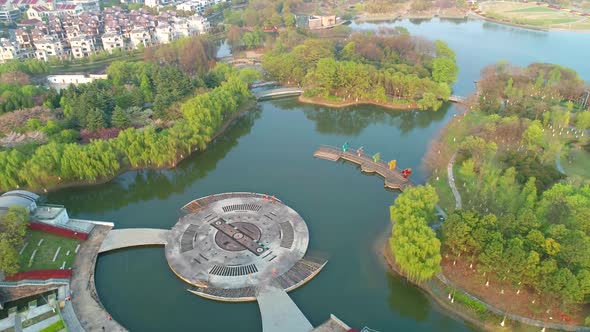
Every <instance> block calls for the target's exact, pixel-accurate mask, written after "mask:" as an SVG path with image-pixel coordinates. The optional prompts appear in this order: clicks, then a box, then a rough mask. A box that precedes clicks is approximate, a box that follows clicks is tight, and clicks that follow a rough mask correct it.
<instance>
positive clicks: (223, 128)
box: [0, 100, 257, 194]
mask: <svg viewBox="0 0 590 332" xmlns="http://www.w3.org/2000/svg"><path fill="white" fill-rule="evenodd" d="M256 105H257V103H256V101H255V100H254V101H248V102H246V103H245V104H244V105H242V106H241V107H240V109H239V111H238V112H236V113H234V114H233V115H232V116H231V117H230V118H228V119H227V120H225V122H224V123H223V124H222V125H221V127H219V129H218V130H217V132H216V133H215V135H213V137H212V138H211V141H210V142H209V143H207V146H206V147H205V149H203V150H195V151H192V152H190V153H189V154H187V155H186V156H183V157H182V158H179V159H177V160H176V162H175V163H174V164H173V165H171V166H162V167H128V168H125V169H120V170H119V171H118V172H116V173H115V174H113V175H112V176H106V177H102V178H99V179H96V180H95V181H89V182H80V181H77V182H66V183H63V184H57V185H54V186H51V187H48V188H43V189H31V188H27V187H24V188H18V190H28V191H31V192H34V193H37V194H47V193H50V192H54V191H57V190H62V189H68V188H77V187H85V186H94V185H100V184H105V183H107V182H110V181H112V180H114V179H116V178H117V177H119V176H121V175H123V174H124V173H127V172H134V171H143V170H169V169H174V168H176V166H178V165H179V164H180V163H181V162H183V161H184V160H185V159H187V158H189V157H191V156H193V155H194V154H195V153H197V152H202V151H205V150H207V147H209V144H212V143H214V142H215V140H216V139H217V138H219V136H221V135H222V134H223V133H224V132H225V131H226V130H227V129H229V127H231V125H232V124H234V123H235V122H236V121H237V120H238V119H239V118H241V117H242V116H244V115H245V114H246V113H248V112H250V111H252V110H253V109H254V108H255V107H256ZM0 192H2V191H0Z"/></svg>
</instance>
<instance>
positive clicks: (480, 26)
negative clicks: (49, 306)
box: [48, 20, 590, 331]
mask: <svg viewBox="0 0 590 332" xmlns="http://www.w3.org/2000/svg"><path fill="white" fill-rule="evenodd" d="M395 25H401V26H404V27H406V28H408V29H409V30H410V32H411V33H412V34H419V35H423V36H425V37H427V38H431V39H442V40H445V41H446V42H447V43H448V44H449V45H450V46H451V47H452V48H453V49H455V51H456V52H457V59H458V62H459V66H460V67H461V71H460V73H459V81H458V83H457V84H456V85H455V92H456V93H457V94H463V95H465V94H468V93H470V92H471V91H473V80H475V79H477V78H478V76H479V72H480V70H481V68H483V67H484V66H486V65H488V64H491V63H494V62H497V61H500V60H510V61H511V62H513V63H516V64H519V65H526V64H528V63H531V62H537V61H543V62H554V63H559V64H561V65H564V66H568V67H572V68H574V69H575V70H577V71H578V72H579V73H580V75H581V76H582V78H584V79H585V80H586V81H588V80H590V66H589V65H588V62H587V59H590V46H588V45H589V41H590V35H588V34H577V33H565V32H563V33H562V32H551V33H547V32H535V31H528V30H523V29H519V28H512V27H505V26H500V25H496V24H492V23H485V22H481V21H463V22H457V21H440V20H433V21H428V22H423V21H402V22H398V23H388V22H384V23H363V24H353V25H352V27H353V28H354V29H372V30H374V29H376V28H377V27H379V26H395ZM454 114H455V110H454V106H453V105H447V106H446V107H444V108H443V109H441V110H439V111H438V112H396V111H389V110H384V109H381V108H377V107H372V106H359V107H350V108H346V109H339V110H336V109H327V108H323V107H315V106H310V105H302V104H299V103H298V102H296V101H295V100H293V99H291V100H281V101H268V102H263V103H260V104H259V107H258V109H257V110H256V111H254V112H251V113H249V114H248V115H246V116H245V117H244V118H242V119H240V120H239V121H238V122H237V123H236V124H235V125H234V126H233V127H232V128H231V129H230V130H228V132H227V133H226V134H225V135H223V136H222V137H221V138H220V139H218V141H217V142H216V143H215V144H212V145H211V146H210V148H209V149H208V150H207V151H205V152H203V153H199V154H196V155H194V156H192V157H191V158H190V159H188V160H186V161H185V162H183V163H181V164H180V165H179V167H178V168H177V169H174V170H168V171H142V172H129V173H126V174H124V175H122V176H120V177H119V178H117V179H115V180H114V181H112V182H110V183H107V184H104V185H97V186H91V187H85V188H73V189H67V190H61V191H58V192H55V193H52V194H50V195H49V198H48V200H49V202H51V203H59V204H65V205H66V206H67V207H68V210H69V213H70V215H71V216H73V217H77V218H87V219H94V220H106V221H113V222H115V224H116V228H129V227H154V228H165V229H169V228H171V227H172V226H173V225H174V224H175V223H176V221H177V219H178V217H179V216H180V211H179V209H180V207H182V206H183V205H184V204H186V203H187V202H188V201H190V200H192V199H194V198H198V197H201V196H204V195H209V194H213V193H219V192H227V191H252V192H261V193H269V194H273V195H276V196H277V197H279V198H280V199H282V200H283V201H284V202H285V203H286V204H288V205H289V206H291V207H292V208H294V209H295V210H297V211H298V212H299V213H300V214H301V216H302V217H303V218H304V219H305V221H306V222H307V225H308V227H309V231H310V250H314V251H319V252H322V253H325V254H327V255H329V256H330V261H329V263H328V265H327V266H326V268H325V269H324V270H323V271H322V272H321V273H320V274H319V275H318V276H317V277H316V278H315V279H313V280H312V281H311V282H310V283H308V284H307V285H305V286H304V287H302V288H300V289H299V290H297V291H295V292H292V293H291V296H292V298H293V299H294V301H295V302H296V303H297V304H298V305H299V307H300V308H301V310H302V311H303V312H304V313H305V314H306V315H307V317H308V318H309V319H310V321H311V322H312V323H313V324H314V325H317V324H320V323H321V322H323V321H325V320H326V319H327V318H328V317H329V315H330V314H331V313H333V314H335V315H337V316H338V317H340V318H341V319H343V320H344V321H345V322H347V323H348V324H349V325H351V326H353V327H356V328H361V327H362V326H365V325H367V326H370V327H372V328H374V329H377V330H380V331H425V330H436V331H470V330H472V327H470V326H467V325H466V324H465V323H464V322H462V321H460V320H457V319H455V318H453V317H452V316H450V315H448V314H447V313H444V312H441V310H440V309H439V308H438V306H437V305H436V304H434V303H432V301H431V300H430V299H429V298H428V297H427V296H426V295H424V294H423V293H422V292H421V291H420V290H418V289H416V288H415V287H413V286H412V285H410V284H408V283H407V282H405V281H403V280H402V279H401V278H399V277H397V276H394V275H392V274H390V273H389V272H388V271H387V270H386V269H385V267H384V266H383V264H382V262H381V259H380V257H379V255H377V254H376V250H377V249H376V246H375V242H376V240H377V239H378V238H379V236H380V234H382V233H383V232H384V231H385V230H386V229H387V228H388V227H389V226H388V225H389V208H388V207H389V205H391V204H392V202H393V201H394V199H395V197H396V196H397V193H396V192H393V191H387V190H385V189H383V180H382V179H381V178H379V177H377V176H371V175H363V174H361V173H360V171H359V169H357V168H356V167H355V166H353V165H351V164H344V163H333V162H329V161H325V160H320V159H314V158H313V157H312V154H313V151H314V150H315V148H316V147H317V146H318V145H320V144H331V145H341V144H342V143H343V142H350V144H351V145H353V146H364V147H365V151H366V152H367V153H375V152H381V155H382V158H383V159H397V161H398V165H399V167H404V168H405V167H411V168H413V169H414V170H415V173H414V175H413V179H414V180H415V181H416V182H423V181H424V179H425V174H424V173H423V171H422V170H421V169H420V163H421V159H422V157H423V155H424V153H425V151H426V150H427V147H428V143H429V141H430V140H431V139H432V138H433V137H435V136H436V133H437V132H438V131H439V130H440V129H441V128H442V127H444V126H445V124H446V123H447V122H448V121H449V119H451V118H452V117H453V115H454ZM96 283H97V289H98V293H99V296H100V298H101V301H102V303H103V304H104V305H105V306H106V308H107V309H108V310H109V311H110V313H112V315H113V317H114V318H115V319H116V320H117V321H119V322H120V323H122V324H123V325H124V326H126V327H127V328H129V329H130V330H131V331H184V330H199V331H260V330H261V323H260V314H259V312H258V306H257V304H256V303H247V304H226V303H219V302H214V301H209V300H205V299H202V298H200V297H198V296H195V295H192V294H190V293H189V292H187V291H186V288H187V285H186V284H184V283H183V282H182V281H181V280H179V279H178V278H176V276H175V275H174V274H173V273H172V272H171V271H170V269H169V268H168V265H167V263H166V260H165V258H164V251H163V249H162V248H139V249H129V250H123V251H117V252H113V253H108V254H103V255H101V256H99V259H98V265H97V269H96Z"/></svg>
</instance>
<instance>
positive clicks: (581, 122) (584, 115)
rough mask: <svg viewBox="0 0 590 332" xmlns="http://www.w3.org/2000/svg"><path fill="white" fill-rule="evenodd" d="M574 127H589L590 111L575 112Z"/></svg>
mask: <svg viewBox="0 0 590 332" xmlns="http://www.w3.org/2000/svg"><path fill="white" fill-rule="evenodd" d="M576 129H578V130H586V129H590V112H579V113H578V114H576Z"/></svg>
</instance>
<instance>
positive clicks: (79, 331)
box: [61, 301, 84, 332]
mask: <svg viewBox="0 0 590 332" xmlns="http://www.w3.org/2000/svg"><path fill="white" fill-rule="evenodd" d="M61 317H62V318H63V320H64V323H66V326H67V327H68V330H69V331H70V332H83V331H84V328H83V327H82V324H81V323H80V321H79V320H78V317H76V313H75V312H74V307H72V302H71V301H66V304H65V306H64V308H63V309H61Z"/></svg>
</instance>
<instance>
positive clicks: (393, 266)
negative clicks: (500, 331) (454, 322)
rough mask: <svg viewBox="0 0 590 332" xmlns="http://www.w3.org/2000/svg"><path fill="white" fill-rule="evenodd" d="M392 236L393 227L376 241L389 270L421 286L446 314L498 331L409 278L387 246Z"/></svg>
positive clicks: (383, 261) (487, 329)
mask: <svg viewBox="0 0 590 332" xmlns="http://www.w3.org/2000/svg"><path fill="white" fill-rule="evenodd" d="M390 236H391V227H389V230H388V231H387V232H383V233H381V234H380V235H379V237H378V238H377V240H376V241H375V250H376V253H377V255H378V256H379V257H380V260H381V261H382V263H383V264H384V266H385V268H386V269H387V271H388V272H391V273H394V274H396V275H398V276H400V277H402V278H404V279H405V280H406V281H407V282H408V283H410V284H411V285H412V286H414V287H417V288H419V289H420V290H421V291H423V292H424V293H426V295H427V296H428V298H429V300H431V301H432V300H433V301H434V302H435V303H436V304H437V305H438V306H439V308H438V309H441V310H444V313H445V314H448V315H451V316H452V317H454V318H459V319H462V320H464V321H466V322H468V323H469V324H472V325H473V326H476V327H478V328H480V329H482V330H484V331H490V332H491V331H496V330H497V329H495V327H494V328H493V327H492V326H489V324H485V323H484V322H483V321H481V320H479V319H478V318H477V317H474V316H473V315H472V314H468V313H466V312H464V311H462V310H459V309H458V308H457V306H454V307H453V306H451V305H449V303H448V301H446V299H441V298H439V297H437V296H436V294H435V293H434V292H433V291H432V290H431V289H430V288H428V286H426V285H425V284H419V283H416V282H414V281H411V280H410V279H408V278H407V277H406V276H405V275H404V273H403V272H402V271H401V270H400V269H399V267H398V266H397V263H396V262H395V258H394V257H393V255H392V253H391V252H390V251H389V248H388V246H387V243H388V240H389V237H390Z"/></svg>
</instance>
